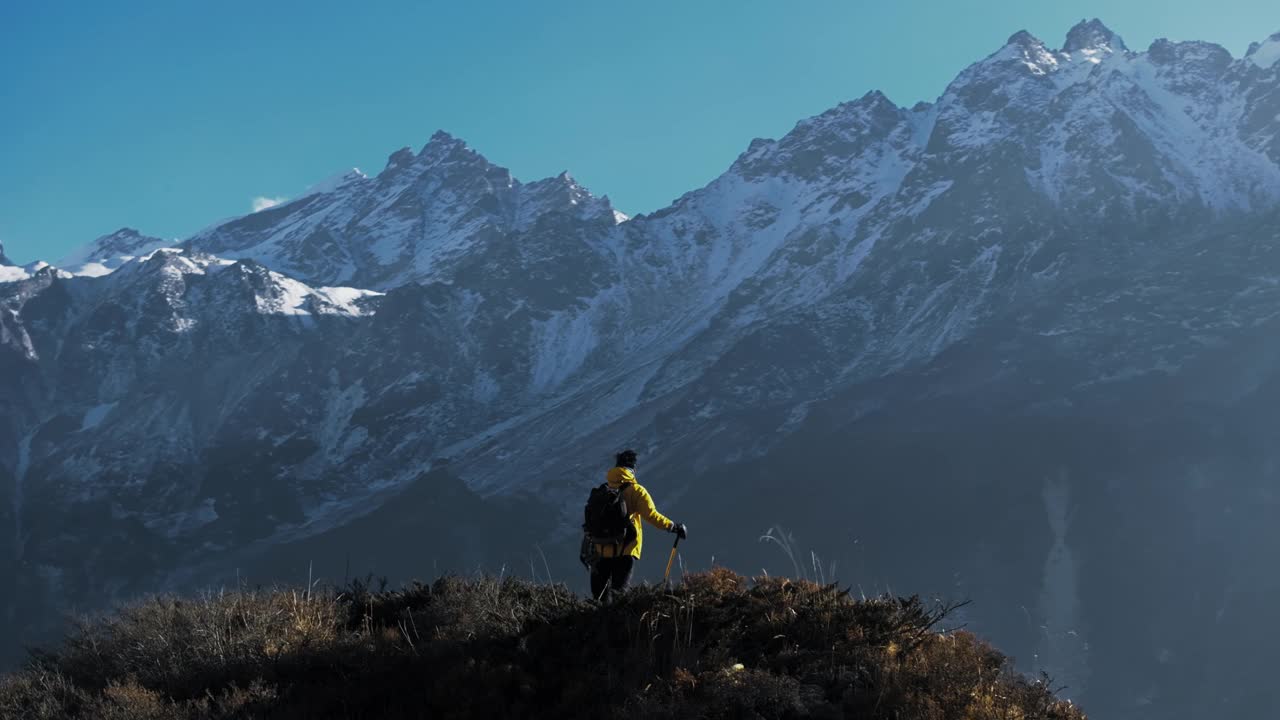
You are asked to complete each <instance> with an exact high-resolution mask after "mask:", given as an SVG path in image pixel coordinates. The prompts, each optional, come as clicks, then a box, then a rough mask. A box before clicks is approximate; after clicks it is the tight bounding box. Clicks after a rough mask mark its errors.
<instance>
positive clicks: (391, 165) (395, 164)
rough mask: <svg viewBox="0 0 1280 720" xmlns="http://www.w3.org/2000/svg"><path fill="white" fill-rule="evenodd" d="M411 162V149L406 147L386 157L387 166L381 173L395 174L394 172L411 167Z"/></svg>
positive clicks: (412, 156)
mask: <svg viewBox="0 0 1280 720" xmlns="http://www.w3.org/2000/svg"><path fill="white" fill-rule="evenodd" d="M413 160H414V154H413V149H412V148H410V147H409V146H407V145H406V146H405V147H402V148H400V149H399V150H396V151H395V152H393V153H391V154H390V155H388V156H387V166H386V168H384V169H383V171H382V172H383V173H390V172H395V171H396V170H402V169H404V168H407V167H409V166H410V165H412V164H413Z"/></svg>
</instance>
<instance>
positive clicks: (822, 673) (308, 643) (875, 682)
mask: <svg viewBox="0 0 1280 720" xmlns="http://www.w3.org/2000/svg"><path fill="white" fill-rule="evenodd" d="M945 612H946V608H941V607H929V606H926V605H925V604H924V603H921V602H920V601H919V600H918V599H915V598H889V597H883V598H876V599H872V600H855V599H853V598H852V597H850V596H849V595H848V593H846V592H843V591H841V590H839V589H838V588H835V587H834V586H824V585H819V584H816V583H813V582H808V581H803V580H800V581H791V580H787V579H781V578H761V579H757V580H755V581H752V580H748V579H746V578H743V577H741V576H738V575H735V574H733V573H731V572H728V571H725V570H714V571H712V572H708V573H702V574H697V575H693V576H690V577H689V578H687V579H686V581H685V583H684V584H683V585H681V586H679V587H677V588H675V589H674V590H673V591H671V592H663V591H661V590H659V589H656V588H649V587H641V588H635V589H633V590H631V591H629V592H627V593H625V594H622V595H621V596H619V598H618V599H617V601H616V602H614V603H612V604H611V605H609V606H606V607H600V606H598V605H596V604H594V603H591V602H588V601H585V600H582V599H581V598H578V597H576V596H574V595H573V594H572V593H570V592H568V591H567V590H566V589H565V588H563V587H562V586H553V585H539V584H534V583H529V582H525V581H522V580H515V579H506V580H497V579H492V578H478V579H461V578H444V579H441V580H439V581H437V582H435V583H433V584H431V585H420V584H415V585H413V586H411V587H408V588H405V589H402V590H396V591H390V592H387V591H372V590H370V589H369V588H368V587H367V586H365V585H361V584H357V585H355V586H353V587H350V588H347V589H346V590H344V591H343V592H328V593H321V594H316V595H312V594H310V593H302V594H300V593H296V592H291V591H283V592H260V593H253V592H240V593H227V594H218V595H211V596H207V597H204V598H200V599H198V600H194V601H186V600H177V599H173V598H157V599H153V600H150V601H147V602H144V603H141V604H138V605H136V606H133V607H130V608H127V609H125V610H123V611H121V612H119V613H118V614H116V615H115V616H112V617H110V618H105V619H101V620H98V621H96V622H89V623H84V624H82V625H81V626H80V627H78V628H77V629H76V630H75V631H74V632H73V633H72V634H71V635H70V636H69V637H68V638H67V640H66V641H65V643H64V644H63V645H62V647H60V648H59V649H57V650H56V651H55V652H51V653H44V654H39V655H36V656H35V657H33V658H32V660H31V662H30V663H29V664H28V666H27V668H26V669H25V670H24V671H22V672H20V673H18V674H16V675H13V676H10V677H7V678H5V679H4V680H2V681H0V717H3V718H109V719H114V718H143V719H149V718H187V719H191V720H209V719H211V718H268V717H270V718H418V717H423V718H426V717H430V718H464V717H466V718H469V717H556V718H566V717H567V718H576V717H635V718H663V719H664V720H665V719H667V718H671V717H688V718H704V717H705V718H739V717H759V718H800V717H832V718H835V717H858V718H869V719H873V720H874V719H884V720H889V719H891V718H892V719H897V720H917V719H918V720H935V719H936V720H943V719H946V720H1015V719H1016V720H1036V719H1044V720H1082V719H1083V717H1084V716H1083V715H1082V714H1081V713H1080V712H1079V711H1078V710H1077V709H1076V708H1074V707H1073V706H1071V705H1070V704H1068V703H1065V702H1061V701H1058V700H1056V699H1055V698H1054V697H1053V695H1052V693H1050V692H1049V689H1048V686H1047V683H1046V682H1044V681H1040V682H1033V681H1031V680H1028V679H1026V678H1024V677H1022V676H1020V675H1018V674H1016V673H1014V672H1013V671H1012V670H1011V669H1010V667H1009V663H1008V662H1007V660H1006V659H1005V658H1004V657H1003V656H1001V655H1000V654H999V653H997V652H996V651H994V650H993V649H991V648H990V647H988V646H987V645H985V644H984V643H982V642H981V641H979V640H978V639H976V638H974V637H973V636H972V635H969V634H967V633H939V632H938V625H939V622H940V621H941V620H942V619H943V617H944V615H945Z"/></svg>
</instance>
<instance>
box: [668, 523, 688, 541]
mask: <svg viewBox="0 0 1280 720" xmlns="http://www.w3.org/2000/svg"><path fill="white" fill-rule="evenodd" d="M671 532H673V533H675V534H676V537H678V538H680V539H681V540H687V539H689V528H687V527H685V526H684V523H676V524H674V525H672V526H671Z"/></svg>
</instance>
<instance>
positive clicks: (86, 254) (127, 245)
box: [58, 227, 167, 268]
mask: <svg viewBox="0 0 1280 720" xmlns="http://www.w3.org/2000/svg"><path fill="white" fill-rule="evenodd" d="M165 244H167V243H166V241H165V240H163V239H161V238H158V237H152V236H150V235H144V234H142V233H141V232H138V231H137V230H135V229H134V228H131V227H123V228H120V229H119V230H116V231H115V232H113V233H110V234H107V235H103V236H102V237H99V238H97V239H96V240H94V241H93V242H90V243H89V244H88V245H85V246H84V247H81V248H80V249H79V250H76V251H75V252H73V253H71V254H70V255H68V256H67V257H65V258H63V259H62V260H61V261H60V262H59V263H58V265H59V266H61V267H66V268H72V267H77V266H81V265H85V264H88V263H112V262H116V261H119V260H121V259H123V258H132V257H137V256H139V255H145V254H146V253H149V252H151V251H152V250H155V249H156V248H158V247H162V246H164V245H165Z"/></svg>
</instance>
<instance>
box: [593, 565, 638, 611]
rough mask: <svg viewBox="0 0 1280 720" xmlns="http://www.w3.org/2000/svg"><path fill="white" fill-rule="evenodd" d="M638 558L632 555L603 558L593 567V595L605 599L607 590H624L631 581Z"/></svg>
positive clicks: (598, 598)
mask: <svg viewBox="0 0 1280 720" xmlns="http://www.w3.org/2000/svg"><path fill="white" fill-rule="evenodd" d="M635 563H636V559H635V558H633V557H631V556H630V555H624V556H622V557H612V558H601V559H600V560H597V561H596V565H595V567H593V568H591V596H592V597H594V598H595V599H597V600H604V599H605V597H604V595H605V591H609V592H612V591H614V590H624V589H626V587H627V585H629V584H630V583H631V571H632V570H633V569H634V567H635Z"/></svg>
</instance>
